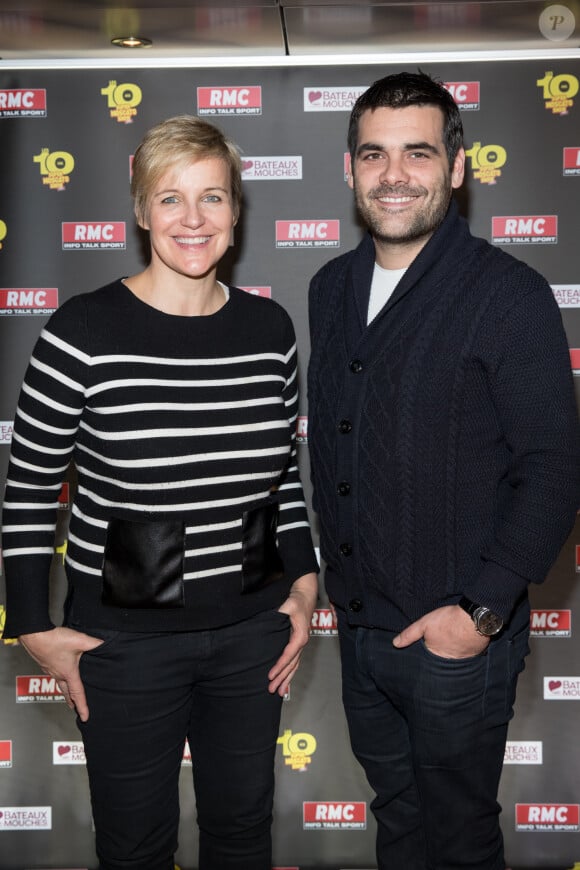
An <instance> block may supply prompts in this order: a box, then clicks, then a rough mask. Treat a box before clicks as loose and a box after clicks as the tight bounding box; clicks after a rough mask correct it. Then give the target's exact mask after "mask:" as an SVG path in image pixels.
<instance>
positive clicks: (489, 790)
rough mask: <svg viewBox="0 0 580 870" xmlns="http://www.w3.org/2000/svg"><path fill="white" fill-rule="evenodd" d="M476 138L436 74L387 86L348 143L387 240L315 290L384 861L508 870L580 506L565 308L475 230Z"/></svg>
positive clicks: (342, 600) (337, 557)
mask: <svg viewBox="0 0 580 870" xmlns="http://www.w3.org/2000/svg"><path fill="white" fill-rule="evenodd" d="M462 139H463V131H462V125H461V120H460V115H459V111H458V109H457V106H456V104H455V102H454V101H453V99H452V97H451V96H450V95H449V93H448V92H447V90H446V89H445V88H444V87H443V86H442V85H441V84H439V83H437V82H435V81H433V80H432V79H431V78H430V77H429V76H426V75H424V74H411V73H400V74H397V75H390V76H387V77H386V78H384V79H381V80H380V81H378V82H375V84H374V85H372V86H371V87H370V88H369V90H367V91H366V92H365V93H364V94H363V95H362V96H361V97H360V98H359V100H358V101H357V103H356V104H355V106H354V108H353V111H352V115H351V119H350V127H349V133H348V144H349V150H350V156H351V166H350V175H349V178H348V181H349V185H350V187H351V188H352V189H353V191H354V195H355V200H356V205H357V209H358V212H359V214H360V216H361V218H362V220H363V221H364V223H365V224H366V226H367V227H368V234H367V235H366V237H365V238H364V239H363V241H362V242H361V244H360V245H359V246H358V248H357V249H356V250H354V251H351V252H349V253H347V254H344V255H342V256H341V257H338V258H337V259H335V260H333V261H331V262H330V263H328V264H327V265H326V266H324V267H323V268H322V269H321V270H320V271H319V272H318V273H317V274H316V275H315V277H314V278H313V280H312V284H311V290H310V318H311V320H310V323H311V339H312V356H311V361H310V367H309V401H310V407H309V441H310V445H311V455H312V475H313V483H314V505H315V509H316V511H317V512H318V514H319V518H320V530H321V554H322V556H323V558H324V561H325V562H326V565H327V571H326V587H327V591H328V595H329V598H330V601H331V602H332V604H333V605H334V606H335V608H336V610H337V617H338V625H339V636H340V648H341V659H342V672H343V700H344V705H345V710H346V715H347V719H348V724H349V729H350V736H351V742H352V746H353V750H354V752H355V754H356V757H357V758H358V759H359V761H360V762H361V764H362V765H363V767H364V769H365V771H366V774H367V777H368V780H369V783H370V785H371V787H372V788H373V790H374V791H375V793H376V797H375V799H374V800H373V802H372V805H371V806H372V810H373V812H374V814H375V816H376V820H377V824H378V835H377V857H378V866H379V868H380V870H459V868H469V870H504V868H505V862H504V855H503V842H502V836H501V832H500V827H499V812H500V807H499V805H498V803H497V792H498V785H499V778H500V773H501V768H502V762H503V755H504V748H505V741H506V735H507V727H508V721H509V719H510V718H511V717H512V715H513V703H514V697H515V687H516V681H517V676H518V673H519V672H520V671H521V670H522V669H523V667H524V658H525V656H526V654H527V652H528V645H527V639H528V627H529V605H528V600H527V586H528V584H529V583H530V582H533V583H540V582H541V581H542V580H543V579H544V578H545V576H546V574H547V572H548V570H549V568H550V566H551V564H552V563H553V561H554V560H555V558H556V556H557V554H558V552H559V550H560V548H561V546H562V544H563V543H564V541H565V539H566V537H567V536H568V534H569V533H570V531H571V528H572V525H573V523H574V518H575V514H576V509H577V506H578V503H579V501H580V499H579V493H580V481H579V473H578V469H579V467H580V463H579V450H578V446H579V429H578V418H577V411H576V404H575V399H574V393H573V385H572V376H571V371H570V361H569V352H568V346H567V342H566V338H565V334H564V331H563V328H562V323H561V319H560V315H559V311H558V308H557V305H556V303H555V301H554V299H553V295H552V292H551V290H550V287H549V285H548V284H547V282H546V281H545V280H544V279H543V278H542V277H541V276H540V275H539V274H538V273H537V272H535V271H534V270H532V269H531V268H529V267H528V266H527V265H525V264H523V263H521V262H519V261H518V260H516V259H514V258H513V257H511V256H509V255H508V254H506V253H505V252H502V251H501V250H499V249H498V248H495V247H493V246H492V245H490V244H488V243H487V242H486V241H484V240H482V239H477V238H474V237H473V236H472V235H471V234H470V231H469V228H468V225H467V223H466V221H465V220H464V219H463V218H462V217H460V215H459V213H458V208H457V206H456V204H455V202H454V201H453V199H452V193H453V190H454V189H457V188H459V187H460V185H461V183H462V181H463V174H464V161H465V153H464V150H463V147H462Z"/></svg>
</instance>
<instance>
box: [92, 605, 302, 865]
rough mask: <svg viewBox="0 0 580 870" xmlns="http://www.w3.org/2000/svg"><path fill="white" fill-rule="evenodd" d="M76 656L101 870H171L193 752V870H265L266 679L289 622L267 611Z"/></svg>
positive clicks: (272, 746)
mask: <svg viewBox="0 0 580 870" xmlns="http://www.w3.org/2000/svg"><path fill="white" fill-rule="evenodd" d="M83 630H84V631H86V632H87V633H88V634H94V635H95V636H99V637H104V638H105V643H103V644H102V645H101V646H100V647H98V648H97V649H95V650H93V651H91V652H88V653H84V654H83V655H82V657H81V677H82V680H83V683H84V685H85V689H86V693H87V700H88V705H89V720H88V722H86V723H83V722H80V721H78V726H79V728H80V731H81V734H82V737H83V741H84V747H85V753H86V758H87V770H88V775H89V784H90V792H91V802H92V809H93V818H94V824H95V831H96V850H97V855H98V858H99V861H100V865H99V867H100V870H121V868H124V870H128V868H133V870H173V866H174V861H173V856H174V853H175V850H176V849H177V829H178V824H179V794H178V780H179V774H180V769H181V760H182V757H183V749H184V744H185V739H186V737H187V739H188V741H189V745H190V749H191V757H192V770H193V781H194V787H195V795H196V806H197V822H198V825H199V841H200V850H199V868H200V870H271V867H272V856H271V823H272V803H273V794H274V758H275V752H276V741H277V738H278V734H279V727H280V713H281V698H280V697H279V695H277V694H276V695H271V694H270V693H269V692H268V689H267V685H268V678H267V674H268V671H269V669H270V668H271V667H272V665H273V664H274V662H275V661H276V660H277V658H278V657H279V655H280V653H281V651H282V649H283V648H284V646H285V645H286V643H287V642H288V637H289V630H290V622H289V618H288V617H287V616H286V615H285V614H283V613H279V612H278V611H267V612H265V613H262V614H259V615H258V616H255V617H253V618H251V619H248V620H246V621H244V622H241V623H238V624H236V625H231V626H227V627H224V628H219V629H214V630H211V631H192V632H178V633H163V634H136V633H129V632H103V631H100V630H95V631H94V632H92V631H91V630H90V629H83Z"/></svg>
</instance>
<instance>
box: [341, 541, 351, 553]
mask: <svg viewBox="0 0 580 870" xmlns="http://www.w3.org/2000/svg"><path fill="white" fill-rule="evenodd" d="M339 550H340V552H341V553H342V555H343V556H352V544H346V543H345V544H341V545H340V547H339Z"/></svg>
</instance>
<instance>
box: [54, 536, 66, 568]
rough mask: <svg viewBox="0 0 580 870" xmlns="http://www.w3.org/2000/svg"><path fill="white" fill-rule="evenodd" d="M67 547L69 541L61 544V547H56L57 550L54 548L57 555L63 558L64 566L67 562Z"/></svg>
mask: <svg viewBox="0 0 580 870" xmlns="http://www.w3.org/2000/svg"><path fill="white" fill-rule="evenodd" d="M67 545H68V541H65V542H64V544H61V545H60V547H55V548H54V551H55V553H58V555H59V556H60V557H61V558H62V564H63V565H64V560H65V558H66V548H67Z"/></svg>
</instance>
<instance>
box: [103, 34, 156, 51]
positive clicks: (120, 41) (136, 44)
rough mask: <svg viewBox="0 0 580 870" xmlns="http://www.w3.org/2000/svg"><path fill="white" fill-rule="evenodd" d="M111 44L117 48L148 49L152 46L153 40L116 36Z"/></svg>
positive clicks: (140, 37) (141, 37)
mask: <svg viewBox="0 0 580 870" xmlns="http://www.w3.org/2000/svg"><path fill="white" fill-rule="evenodd" d="M111 42H112V43H113V45H118V46H119V48H149V47H150V46H151V45H153V40H151V39H146V38H145V37H144V36H116V37H115V38H114V39H112V40H111Z"/></svg>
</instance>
